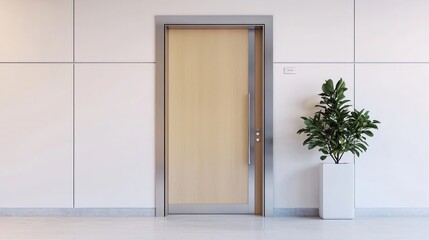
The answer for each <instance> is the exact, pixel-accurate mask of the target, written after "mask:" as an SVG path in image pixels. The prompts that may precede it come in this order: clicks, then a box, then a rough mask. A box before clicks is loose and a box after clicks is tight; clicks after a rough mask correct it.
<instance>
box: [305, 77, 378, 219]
mask: <svg viewBox="0 0 429 240" xmlns="http://www.w3.org/2000/svg"><path fill="white" fill-rule="evenodd" d="M346 91H347V88H346V84H345V82H344V81H343V80H342V79H340V80H339V81H338V82H337V83H336V84H335V85H334V82H333V81H332V80H331V79H329V80H326V81H325V83H324V84H323V85H322V93H321V94H319V96H321V98H322V100H321V101H320V103H319V104H318V105H316V106H315V107H317V108H318V109H319V110H318V111H317V112H316V113H314V115H313V117H302V119H303V120H304V124H305V127H304V128H302V129H300V130H299V131H298V132H297V133H298V134H306V136H307V138H306V139H305V141H304V143H303V145H308V149H309V150H310V149H313V148H318V149H319V151H320V152H321V153H322V156H321V157H320V159H321V160H322V161H323V160H325V159H326V158H327V157H328V156H329V157H330V158H332V160H333V162H334V163H335V164H320V174H319V175H320V179H319V184H320V190H319V191H320V206H319V214H320V217H321V218H323V219H353V218H354V165H353V164H350V163H349V164H347V163H343V164H340V161H341V159H342V158H343V156H344V154H345V153H347V152H351V153H352V154H354V155H356V156H357V157H359V155H360V154H361V153H363V152H365V151H366V150H367V147H368V143H367V142H366V139H367V137H372V136H373V132H372V130H374V129H378V127H377V124H379V123H380V122H379V121H377V120H371V119H370V116H369V112H368V111H365V110H360V111H359V110H356V109H354V110H350V108H351V107H352V106H351V105H349V104H348V103H349V102H350V100H347V99H346V97H345V95H344V93H345V92H346Z"/></svg>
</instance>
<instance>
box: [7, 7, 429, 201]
mask: <svg viewBox="0 0 429 240" xmlns="http://www.w3.org/2000/svg"><path fill="white" fill-rule="evenodd" d="M74 3H75V6H74V16H73V0H2V1H0V32H1V35H0V62H1V63H0V86H1V90H0V92H1V94H0V110H1V116H0V120H1V124H0V129H1V131H0V143H1V144H0V163H1V165H0V166H1V167H0V182H1V183H8V184H7V185H5V184H0V208H4V207H72V206H73V201H75V207H149V208H151V207H154V194H155V193H154V161H155V160H154V138H153V134H154V133H153V131H154V66H155V63H154V62H155V46H154V45H155V32H154V31H155V28H154V27H155V24H154V23H155V19H154V16H155V15H168V14H170V15H182V14H187V15H192V14H193V15H204V14H207V15H213V14H225V15H227V14H241V15H246V14H258V15H266V14H268V15H273V16H274V86H275V88H274V89H275V92H274V111H275V112H274V134H275V135H274V164H275V165H274V167H275V172H274V174H275V176H274V177H275V186H274V187H275V207H276V208H313V207H317V202H318V201H317V194H318V188H317V171H316V170H315V169H316V167H317V165H318V164H319V162H318V154H317V153H316V152H309V151H307V150H306V149H305V147H302V146H301V142H302V140H303V138H302V137H300V136H297V135H296V134H295V132H296V130H297V129H298V128H299V127H300V126H301V125H300V120H299V117H300V116H302V115H306V114H310V113H311V112H312V109H311V106H312V105H314V103H316V102H317V95H316V94H318V93H319V92H320V85H321V83H322V82H323V81H324V80H325V79H327V78H332V79H338V78H340V77H342V78H344V80H346V82H347V84H348V86H349V89H350V90H349V94H348V96H349V97H350V98H351V99H353V98H354V97H356V106H357V107H358V108H362V107H365V108H367V109H369V110H371V111H372V112H373V115H374V117H376V118H377V119H379V120H381V121H382V125H381V129H380V131H379V132H377V133H376V136H375V138H373V139H371V141H370V142H371V147H370V149H369V151H368V153H366V154H364V155H363V157H361V158H360V159H357V161H356V162H357V166H356V167H357V168H356V188H357V189H356V205H357V207H362V208H372V207H377V208H380V207H392V208H395V207H413V208H420V207H429V196H428V195H429V190H428V188H427V187H426V186H425V185H424V184H421V183H426V182H429V174H428V171H429V165H428V161H427V157H425V154H424V150H423V149H424V147H425V146H426V145H427V143H428V140H427V139H426V137H425V136H424V135H423V134H422V133H425V132H427V131H428V129H427V127H425V119H426V118H427V117H429V116H428V115H429V113H428V112H427V110H426V109H427V107H426V106H427V105H428V102H429V100H428V98H427V97H425V91H424V90H425V87H426V86H427V85H428V83H427V79H428V77H429V72H428V69H429V45H428V44H427V42H428V40H429V31H428V30H427V29H429V15H427V12H428V11H429V2H427V1H425V0H412V1H401V0H394V1H392V0H378V1H371V0H355V1H353V0H325V1H318V0H300V1H298V0H269V1H257V0H250V1H249V0H217V1H196V0H177V1H171V0H156V1H155V0H151V1H150V0H75V1H74ZM73 17H74V18H73ZM73 22H74V23H75V25H74V26H73ZM73 28H74V32H75V35H74V36H73ZM73 39H74V41H73ZM73 46H74V48H73ZM73 58H74V59H75V61H76V63H75V64H74V68H75V69H74V72H73V69H72V68H73ZM355 60H356V64H354V61H355ZM10 62H14V63H15V64H8V63H10ZM38 62H45V63H43V64H39V63H38ZM60 62H61V63H60ZM91 62H98V63H91ZM107 62H110V63H107ZM410 62H414V64H411V63H410ZM416 62H426V63H416ZM56 63H60V64H56ZM69 63H71V64H69ZM285 66H291V67H296V74H294V75H285V74H283V67H285ZM354 67H355V68H356V69H354ZM73 73H74V74H73ZM73 80H74V81H73ZM73 84H74V85H73ZM354 84H356V89H354V88H353V86H354ZM354 92H355V93H356V94H355V95H354ZM73 93H74V96H75V99H74V102H73V99H72V97H73ZM398 96H400V98H398ZM410 106H411V107H410ZM73 107H74V111H73ZM73 114H74V115H73ZM73 118H74V119H75V126H74V130H73ZM404 126H405V127H404ZM401 129H403V130H401ZM73 136H74V143H75V145H74V146H75V156H73ZM73 157H74V164H75V166H74V170H75V172H74V176H73ZM73 183H74V186H73ZM73 187H74V191H75V194H74V196H73Z"/></svg>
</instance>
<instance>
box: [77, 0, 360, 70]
mask: <svg viewBox="0 0 429 240" xmlns="http://www.w3.org/2000/svg"><path fill="white" fill-rule="evenodd" d="M155 15H274V61H277V62H285V61H299V62H300V61H309V62H317V61H334V62H340V61H353V0H326V1H317V0H301V1H296V0H268V1H255V0H252V1H248V0H234V1H230V0H217V1H195V0H177V1H170V0H157V1H150V0H145V1H143V0H121V1H119V0H76V60H77V61H148V62H154V61H155Z"/></svg>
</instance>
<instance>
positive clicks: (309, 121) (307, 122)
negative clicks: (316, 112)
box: [304, 119, 312, 126]
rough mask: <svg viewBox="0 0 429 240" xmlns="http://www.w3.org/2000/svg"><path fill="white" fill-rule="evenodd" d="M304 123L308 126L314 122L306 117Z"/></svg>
mask: <svg viewBox="0 0 429 240" xmlns="http://www.w3.org/2000/svg"><path fill="white" fill-rule="evenodd" d="M304 124H305V125H307V126H309V125H311V124H312V122H311V120H310V119H305V121H304Z"/></svg>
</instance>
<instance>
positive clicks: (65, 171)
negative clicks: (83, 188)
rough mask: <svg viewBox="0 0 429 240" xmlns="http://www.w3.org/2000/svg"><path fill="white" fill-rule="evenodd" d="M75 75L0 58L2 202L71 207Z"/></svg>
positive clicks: (18, 205)
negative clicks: (6, 61) (73, 88)
mask: <svg viewBox="0 0 429 240" xmlns="http://www.w3.org/2000/svg"><path fill="white" fill-rule="evenodd" d="M72 76H73V75H72V66H71V65H69V64H0V113H1V115H0V166H1V167H0V208H50V207H56V208H67V207H72V202H73V196H72V193H73V186H72V181H73V178H72V173H73V167H72V165H73V161H72V159H73V145H72V143H73V135H72V134H73V129H72V119H73V118H72V86H73V81H72Z"/></svg>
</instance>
